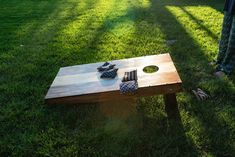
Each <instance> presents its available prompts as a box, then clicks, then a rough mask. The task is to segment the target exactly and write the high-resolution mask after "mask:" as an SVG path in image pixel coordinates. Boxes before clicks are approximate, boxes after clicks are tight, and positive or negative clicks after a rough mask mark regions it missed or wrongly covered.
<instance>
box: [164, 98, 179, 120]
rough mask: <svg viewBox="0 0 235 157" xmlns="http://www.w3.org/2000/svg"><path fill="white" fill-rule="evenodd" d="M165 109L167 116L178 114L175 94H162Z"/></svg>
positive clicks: (175, 116)
mask: <svg viewBox="0 0 235 157" xmlns="http://www.w3.org/2000/svg"><path fill="white" fill-rule="evenodd" d="M164 102H165V110H166V113H167V115H168V118H177V116H178V115H179V110H178V104H177V99H176V94H175V93H172V94H165V95H164Z"/></svg>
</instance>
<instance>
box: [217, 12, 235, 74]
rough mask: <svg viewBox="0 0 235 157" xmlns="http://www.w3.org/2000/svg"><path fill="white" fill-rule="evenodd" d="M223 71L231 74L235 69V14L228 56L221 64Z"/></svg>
mask: <svg viewBox="0 0 235 157" xmlns="http://www.w3.org/2000/svg"><path fill="white" fill-rule="evenodd" d="M220 67H221V71H223V72H225V73H226V74H231V73H232V72H233V70H234V69H235V15H234V16H233V20H232V27H231V31H230V36H229V42H228V48H227V51H226V56H225V58H224V60H223V62H222V64H221V65H220Z"/></svg>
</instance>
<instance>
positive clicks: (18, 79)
mask: <svg viewBox="0 0 235 157" xmlns="http://www.w3.org/2000/svg"><path fill="white" fill-rule="evenodd" d="M222 8H223V1H218V0H217V1H216V0H207V1H205V0H118V1H117V0H60V1H58V0H43V1H38V0H11V1H6V0H0V124H1V125H0V156H3V157H5V156H17V157H20V156H81V157H82V156H84V157H88V156H92V157H93V156H102V157H105V156H107V157H110V156H113V157H115V156H117V157H121V156H143V157H148V156H180V157H181V156H210V157H214V156H235V106H234V101H235V84H234V83H235V78H234V76H232V77H231V78H229V79H226V78H225V79H216V78H214V77H213V76H212V75H211V73H212V72H213V67H211V66H209V65H208V63H209V62H210V61H212V60H213V58H215V57H216V51H217V48H218V47H217V43H218V40H219V37H220V30H221V24H222V18H223V12H222ZM167 40H177V42H176V43H174V44H173V45H170V46H168V45H167V44H166V41H167ZM167 52H169V53H170V54H171V56H172V58H173V60H174V62H175V65H176V67H177V69H178V71H179V74H180V76H181V78H182V80H183V88H184V91H183V92H182V93H180V94H179V95H178V97H177V98H178V103H179V112H180V117H181V120H178V121H175V120H170V119H168V118H167V114H166V112H165V110H164V104H163V101H162V97H159V96H156V97H150V98H140V99H139V100H138V103H137V113H138V114H137V118H139V119H141V120H137V121H135V122H133V119H131V118H130V119H128V120H123V119H118V118H116V119H115V118H110V117H107V116H105V115H104V114H103V113H102V112H101V110H100V108H99V105H94V104H90V105H86V106H85V105H82V106H66V105H65V106H53V107H49V106H46V105H45V103H44V100H43V99H44V96H45V94H46V92H47V90H48V88H49V86H50V84H51V82H52V81H53V79H54V77H55V75H56V74H57V72H58V70H59V68H60V67H62V66H70V65H76V64H84V63H92V62H99V61H107V60H113V59H122V58H129V57H136V56H143V55H152V54H160V53H167ZM196 87H200V88H202V89H204V90H206V91H208V92H209V93H210V94H211V95H212V98H211V99H210V100H208V101H205V102H198V101H197V100H196V98H195V97H194V96H193V95H192V94H191V93H190V90H191V89H193V88H196ZM142 121H143V125H142V127H140V126H141V124H139V123H141V122H142Z"/></svg>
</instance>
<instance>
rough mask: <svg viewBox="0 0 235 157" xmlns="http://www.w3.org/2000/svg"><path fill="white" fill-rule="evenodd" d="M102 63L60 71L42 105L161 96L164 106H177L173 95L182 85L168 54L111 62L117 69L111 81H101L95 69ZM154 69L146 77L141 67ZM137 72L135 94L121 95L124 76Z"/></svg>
mask: <svg viewBox="0 0 235 157" xmlns="http://www.w3.org/2000/svg"><path fill="white" fill-rule="evenodd" d="M103 63H104V62H100V63H92V64H83V65H76V66H69V67H62V68H60V70H59V72H58V74H57V76H56V77H55V79H54V81H53V83H52V85H51V86H50V89H49V90H48V93H47V94H46V97H45V101H46V103H48V104H86V103H102V102H107V101H109V102H110V101H112V102H115V101H120V100H125V99H127V100H128V99H132V98H137V97H144V96H152V95H157V94H162V95H164V100H165V103H166V104H171V105H177V101H176V93H177V92H180V91H181V88H182V87H181V85H182V81H181V79H180V77H179V75H178V72H177V70H176V68H175V66H174V63H173V61H172V59H171V57H170V55H169V54H168V53H167V54H160V55H151V56H143V57H136V58H129V59H122V60H113V61H110V63H112V64H116V67H117V68H119V70H118V74H117V76H116V78H114V79H101V78H100V75H101V73H99V72H97V67H99V66H100V65H102V64H103ZM150 65H155V66H157V67H158V68H159V70H158V71H157V72H154V73H145V72H144V71H143V69H144V67H146V66H150ZM135 69H137V75H138V85H139V88H138V90H137V91H136V93H135V94H120V91H119V84H120V83H121V80H122V77H123V76H124V72H127V71H131V70H135Z"/></svg>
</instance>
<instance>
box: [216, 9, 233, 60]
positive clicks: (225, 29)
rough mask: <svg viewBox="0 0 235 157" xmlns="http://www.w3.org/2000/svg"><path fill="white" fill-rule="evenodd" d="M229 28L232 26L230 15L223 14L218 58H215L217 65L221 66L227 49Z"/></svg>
mask: <svg viewBox="0 0 235 157" xmlns="http://www.w3.org/2000/svg"><path fill="white" fill-rule="evenodd" d="M231 26H232V15H230V14H228V13H227V12H225V13H224V21H223V26H222V32H221V39H220V43H219V53H218V57H217V63H218V64H221V63H222V61H223V60H224V57H225V56H226V55H225V54H226V51H227V48H228V42H229V35H230V30H231Z"/></svg>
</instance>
